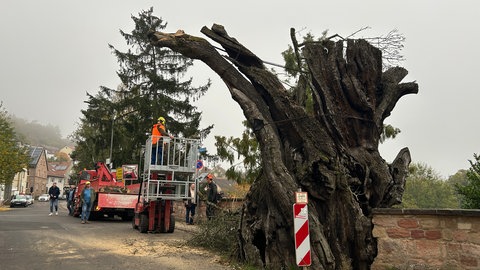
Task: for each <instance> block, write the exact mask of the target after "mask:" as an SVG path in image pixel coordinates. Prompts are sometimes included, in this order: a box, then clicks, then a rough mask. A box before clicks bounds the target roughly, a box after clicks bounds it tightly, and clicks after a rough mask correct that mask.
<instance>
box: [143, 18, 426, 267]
mask: <svg viewBox="0 0 480 270" xmlns="http://www.w3.org/2000/svg"><path fill="white" fill-rule="evenodd" d="M202 33H203V34H205V35H206V36H207V37H209V38H210V39H212V40H213V41H215V42H217V43H219V44H220V45H221V46H222V47H223V49H224V50H225V52H226V53H227V55H228V56H226V57H224V56H222V55H220V53H219V52H218V51H217V49H215V47H213V46H212V45H211V44H210V43H209V42H208V41H206V40H205V39H203V38H200V37H194V36H190V35H187V34H185V33H183V31H177V33H174V34H166V33H161V32H152V33H151V34H150V39H151V42H152V44H154V45H155V46H158V47H168V48H170V49H172V50H173V51H175V52H178V53H181V54H183V55H184V56H187V57H190V58H193V59H199V60H201V61H203V62H204V63H206V64H207V65H208V66H209V67H210V68H211V69H212V70H213V71H215V72H216V73H217V74H218V75H219V76H220V77H221V78H222V80H223V81H224V83H225V84H226V85H227V87H228V89H229V91H230V94H231V95H232V98H233V99H234V100H235V101H236V102H238V104H239V105H240V107H241V108H242V110H243V113H244V115H245V117H246V119H247V120H248V121H249V123H250V125H251V126H252V127H253V129H254V132H255V135H256V138H257V139H258V141H259V145H260V149H261V153H262V174H261V176H260V177H259V179H257V180H256V182H255V183H254V184H253V185H252V187H251V189H250V191H249V193H248V195H247V198H246V202H245V205H244V209H243V215H242V222H241V225H240V236H239V238H240V239H239V243H240V247H241V248H240V253H241V254H239V255H240V257H243V258H244V259H245V260H247V261H249V262H250V263H256V264H257V265H261V266H263V267H265V268H268V269H282V268H284V269H285V268H289V267H291V266H295V265H296V263H295V248H294V238H293V236H294V231H293V215H292V205H293V203H294V200H295V198H294V194H295V191H297V190H298V188H301V189H302V190H303V191H306V192H308V195H309V205H308V206H309V222H310V242H311V255H312V267H313V268H314V269H369V268H370V265H371V264H372V262H373V260H374V258H375V256H376V253H377V247H376V241H375V239H374V238H373V236H372V229H373V228H372V222H371V219H372V215H371V210H372V208H375V207H390V206H392V205H394V204H396V203H399V202H401V197H402V194H403V188H404V181H405V176H406V172H407V168H408V165H409V163H410V153H409V150H408V149H407V148H404V149H402V150H401V151H400V153H399V154H398V156H397V158H396V159H395V160H394V161H393V162H392V164H387V163H386V161H385V160H384V159H383V158H382V157H381V156H380V154H379V151H378V144H379V139H380V134H381V131H382V128H383V121H384V119H385V118H386V117H388V116H389V115H390V113H391V111H392V110H393V108H394V107H395V104H396V103H397V101H398V100H399V99H400V98H401V97H402V96H403V95H406V94H410V93H417V92H418V86H417V84H416V83H401V80H402V79H403V78H404V77H405V76H406V74H407V71H406V70H405V69H403V68H400V67H396V68H392V69H389V70H387V71H385V72H382V56H381V52H380V51H379V50H378V49H377V48H375V47H373V46H372V45H370V44H369V43H368V42H366V41H365V40H348V41H347V47H346V48H345V49H344V42H343V41H338V42H333V41H329V40H326V41H324V42H321V43H318V42H317V43H310V44H306V45H305V46H304V47H303V56H304V57H305V61H306V63H307V65H308V69H309V72H310V77H311V82H310V85H312V87H313V89H312V91H313V101H314V106H313V107H314V112H313V114H312V113H307V112H306V111H305V109H304V108H303V107H302V106H301V104H297V103H296V102H295V101H294V100H292V99H291V98H290V97H289V94H288V91H287V89H285V88H284V86H283V85H282V83H281V82H280V80H279V79H278V78H277V77H276V76H275V75H274V74H272V73H271V72H270V71H269V70H268V69H267V68H266V67H265V66H264V64H263V61H262V60H261V59H260V58H259V57H257V56H256V55H255V54H253V53H252V52H250V51H249V50H248V49H247V48H245V47H244V46H243V45H242V44H240V43H239V42H238V41H237V40H236V39H234V38H232V37H230V36H229V35H228V34H227V32H226V31H225V29H224V28H223V26H220V25H213V26H212V28H211V29H208V28H207V27H203V28H202Z"/></svg>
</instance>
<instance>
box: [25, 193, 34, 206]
mask: <svg viewBox="0 0 480 270" xmlns="http://www.w3.org/2000/svg"><path fill="white" fill-rule="evenodd" d="M25 197H27V204H28V205H30V204H33V201H34V200H33V197H32V195H25Z"/></svg>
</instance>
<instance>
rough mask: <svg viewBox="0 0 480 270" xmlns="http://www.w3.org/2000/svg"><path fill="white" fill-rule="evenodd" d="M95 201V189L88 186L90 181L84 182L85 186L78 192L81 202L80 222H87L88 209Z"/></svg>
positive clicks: (90, 208) (89, 209)
mask: <svg viewBox="0 0 480 270" xmlns="http://www.w3.org/2000/svg"><path fill="white" fill-rule="evenodd" d="M94 201H95V190H94V189H93V188H92V187H91V186H90V181H87V182H85V187H84V188H83V190H82V192H81V193H80V202H81V203H82V215H81V216H80V217H81V219H82V224H85V223H88V218H89V217H90V211H91V210H92V206H93V202H94Z"/></svg>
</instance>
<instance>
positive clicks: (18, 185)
mask: <svg viewBox="0 0 480 270" xmlns="http://www.w3.org/2000/svg"><path fill="white" fill-rule="evenodd" d="M27 185H28V170H27V169H26V168H23V169H22V171H21V172H17V173H16V174H15V177H13V181H12V193H11V194H12V195H17V194H30V190H29V189H28V188H27Z"/></svg>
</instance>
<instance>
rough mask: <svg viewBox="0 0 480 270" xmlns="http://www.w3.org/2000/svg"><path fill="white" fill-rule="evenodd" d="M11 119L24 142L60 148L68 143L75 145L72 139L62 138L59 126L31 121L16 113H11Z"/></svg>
mask: <svg viewBox="0 0 480 270" xmlns="http://www.w3.org/2000/svg"><path fill="white" fill-rule="evenodd" d="M10 119H11V120H12V123H13V127H14V129H15V132H16V133H17V135H18V136H19V139H20V140H21V141H22V142H24V143H27V144H29V145H34V146H43V147H46V148H58V149H60V148H62V147H64V146H67V145H68V146H72V145H74V143H73V142H71V141H70V140H68V139H63V138H62V136H61V133H60V128H59V127H58V126H53V125H46V126H45V125H42V124H39V123H38V122H35V121H32V122H29V121H27V120H25V119H22V118H18V117H16V116H14V115H10Z"/></svg>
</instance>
